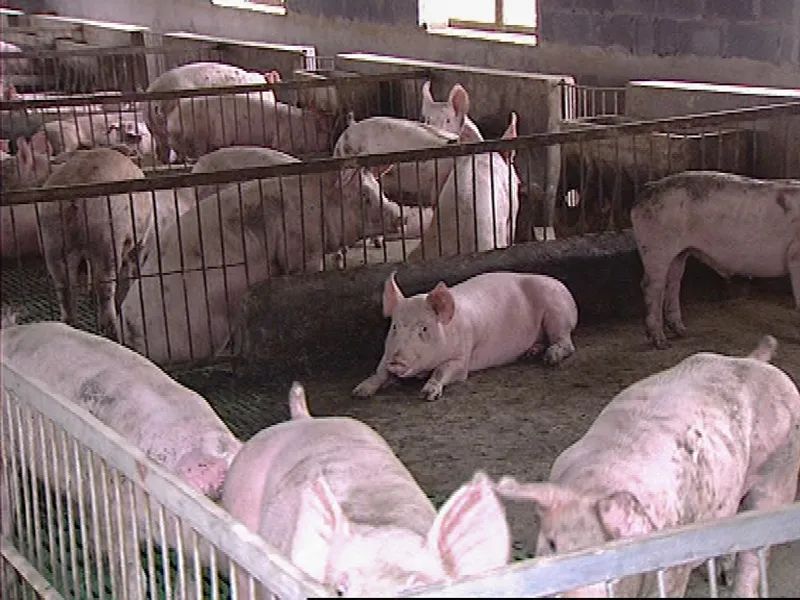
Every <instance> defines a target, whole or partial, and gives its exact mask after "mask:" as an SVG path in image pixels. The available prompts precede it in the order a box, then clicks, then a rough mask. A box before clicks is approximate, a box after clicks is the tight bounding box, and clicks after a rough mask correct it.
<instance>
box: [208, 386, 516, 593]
mask: <svg viewBox="0 0 800 600" xmlns="http://www.w3.org/2000/svg"><path fill="white" fill-rule="evenodd" d="M290 404H291V412H292V420H291V421H288V422H285V423H279V424H277V425H273V426H272V427H268V428H267V429H264V430H262V431H261V432H259V433H257V434H256V435H255V436H253V437H252V438H251V439H250V440H248V441H247V443H245V445H244V446H243V447H242V450H241V451H240V452H239V454H238V455H237V457H236V459H235V460H234V462H233V464H232V465H231V469H230V471H229V472H228V477H227V478H226V480H225V487H224V490H223V494H222V504H223V506H224V507H225V508H226V509H227V510H228V511H229V512H230V513H231V515H233V516H234V517H236V518H238V519H239V520H241V521H242V522H243V523H244V524H245V525H247V527H249V528H250V529H251V530H253V531H256V532H258V533H259V534H261V535H262V536H263V537H264V539H265V540H266V541H267V542H269V543H270V544H272V545H274V546H275V547H276V548H278V549H279V550H280V551H282V552H284V553H285V554H286V555H287V556H289V557H290V559H291V560H292V562H293V563H294V564H295V565H296V566H297V567H299V568H300V569H302V570H303V571H304V572H306V573H307V574H308V575H309V576H311V577H313V578H315V579H317V580H318V581H320V582H322V583H324V584H326V585H328V586H330V587H332V588H334V589H336V591H337V592H338V593H339V594H340V595H343V596H373V597H375V596H397V595H398V594H400V593H402V592H403V591H405V590H408V589H409V588H414V587H418V586H423V585H427V584H433V583H439V582H446V581H448V580H451V579H455V578H459V577H463V576H467V575H473V574H477V573H481V572H483V571H486V570H488V569H492V568H495V567H500V566H503V565H505V564H506V563H507V562H508V558H509V549H510V539H509V531H508V525H507V523H506V519H505V514H504V512H503V509H502V507H501V505H500V503H499V501H498V500H497V498H496V496H495V495H494V493H493V491H492V484H491V482H490V481H489V479H488V477H486V475H484V474H483V473H480V472H479V473H477V474H476V475H475V477H474V478H473V479H472V481H471V482H469V483H467V484H465V485H463V486H461V487H460V488H459V489H458V490H456V492H455V493H454V494H453V495H452V496H451V497H450V499H449V500H448V501H447V502H446V503H445V504H444V506H442V508H441V509H440V510H439V512H438V514H437V512H436V510H435V509H434V507H433V505H432V504H431V502H430V500H428V498H427V497H426V496H425V493H424V492H423V491H422V490H421V489H420V487H419V485H418V484H417V482H416V481H414V478H413V477H412V476H411V474H410V473H409V472H408V470H407V469H406V467H405V466H404V465H403V463H401V462H400V461H399V460H398V459H397V457H396V456H395V455H394V453H393V452H392V449H391V448H390V447H389V446H388V444H387V443H386V442H385V441H384V440H383V438H382V437H381V436H380V435H378V434H377V433H376V432H375V431H374V430H372V429H371V428H369V427H368V426H367V425H365V424H363V423H361V422H360V421H356V420H355V419H351V418H349V417H325V418H312V417H311V416H310V414H309V413H308V409H307V407H306V401H305V393H304V391H303V388H302V387H301V386H300V385H299V384H297V383H295V384H294V385H293V386H292V391H291V393H290ZM242 589H244V588H242Z"/></svg>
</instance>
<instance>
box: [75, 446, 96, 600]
mask: <svg viewBox="0 0 800 600" xmlns="http://www.w3.org/2000/svg"><path fill="white" fill-rule="evenodd" d="M70 441H71V442H72V444H71V445H72V460H73V465H74V466H75V481H76V483H77V486H78V489H77V496H78V525H79V529H80V535H81V555H82V559H83V584H84V589H85V590H86V595H87V596H88V597H91V596H92V569H91V566H90V563H89V545H90V542H89V539H88V534H87V531H86V522H87V518H86V502H85V496H86V494H85V493H84V489H83V470H82V469H81V452H80V449H81V448H80V446H79V445H78V441H77V440H76V439H75V438H74V437H72V436H70Z"/></svg>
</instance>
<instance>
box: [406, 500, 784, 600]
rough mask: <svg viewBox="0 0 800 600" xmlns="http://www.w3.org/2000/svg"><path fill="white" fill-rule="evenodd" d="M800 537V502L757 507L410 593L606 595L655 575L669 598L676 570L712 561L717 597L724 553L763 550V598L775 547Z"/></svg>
mask: <svg viewBox="0 0 800 600" xmlns="http://www.w3.org/2000/svg"><path fill="white" fill-rule="evenodd" d="M797 540H800V502H795V503H794V504H790V505H787V506H784V507H781V508H778V509H773V510H763V511H753V512H746V513H742V514H739V515H737V516H735V517H731V518H727V519H719V520H716V521H711V522H705V523H696V524H693V525H688V526H685V527H680V528H675V529H669V530H664V531H661V532H658V533H654V534H651V535H648V536H643V537H638V538H632V539H625V540H619V541H615V542H610V543H607V544H604V545H602V546H596V547H593V548H587V549H585V550H580V551H576V552H570V553H564V554H560V555H554V556H549V557H542V558H534V559H530V560H526V561H522V562H519V563H516V564H514V565H512V566H509V567H505V568H503V569H498V570H495V571H494V572H491V573H488V574H486V575H482V576H477V577H473V578H470V579H469V580H464V581H460V582H456V583H454V584H451V585H442V586H433V587H430V588H427V589H425V590H420V591H419V592H417V593H414V594H410V596H412V597H417V598H436V597H439V598H469V597H478V598H498V597H504V598H505V597H511V598H515V597H516V598H519V597H541V596H551V595H556V594H562V593H565V592H568V591H570V590H573V589H576V588H580V587H584V586H591V585H595V584H603V585H604V588H605V592H606V596H607V597H609V598H611V597H614V596H615V595H617V594H616V589H617V586H618V585H619V581H620V580H621V579H623V578H625V577H629V576H634V575H638V574H648V577H650V578H652V579H655V582H651V583H654V585H652V588H653V592H655V595H657V596H658V597H660V598H667V597H669V596H668V592H669V585H668V579H669V573H670V571H669V570H670V568H674V567H679V566H685V567H690V568H691V567H694V566H697V565H700V564H702V563H704V562H705V564H706V568H707V570H708V571H707V572H708V589H709V596H710V597H711V598H718V597H719V588H718V582H717V575H718V573H719V560H718V559H720V558H722V557H724V556H726V555H729V554H730V553H734V552H745V551H748V550H755V551H756V553H757V557H758V572H759V595H760V597H762V598H767V597H769V577H768V573H767V548H768V547H769V546H774V545H777V544H783V543H786V542H793V541H797Z"/></svg>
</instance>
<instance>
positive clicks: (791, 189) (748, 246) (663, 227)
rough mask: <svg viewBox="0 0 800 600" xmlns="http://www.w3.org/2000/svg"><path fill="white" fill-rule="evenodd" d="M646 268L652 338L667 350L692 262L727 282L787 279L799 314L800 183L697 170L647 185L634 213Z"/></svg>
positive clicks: (678, 327) (679, 325) (679, 327)
mask: <svg viewBox="0 0 800 600" xmlns="http://www.w3.org/2000/svg"><path fill="white" fill-rule="evenodd" d="M631 221H632V223H633V235H634V237H635V238H636V245H637V246H638V248H639V255H640V256H641V258H642V264H643V265H644V278H643V279H642V290H643V291H644V302H645V306H646V308H647V319H646V326H647V334H648V336H649V337H650V339H651V340H652V342H653V343H654V344H655V345H656V346H657V347H659V348H661V347H664V346H665V345H666V343H667V339H666V336H665V335H664V329H663V321H664V318H666V324H667V326H668V327H669V328H670V329H671V330H672V331H673V332H675V333H676V334H678V335H683V334H685V332H686V327H685V326H684V324H683V320H682V318H681V308H680V286H681V278H682V277H683V271H684V268H685V266H686V259H687V258H688V257H689V256H690V255H691V256H694V257H695V258H697V259H699V260H700V261H701V262H703V263H705V264H707V265H708V266H709V267H711V268H712V269H714V270H715V271H717V272H718V273H719V274H720V275H722V276H724V277H730V276H731V275H745V276H749V277H781V276H783V275H789V277H790V279H791V282H792V290H793V292H794V300H795V304H796V305H797V308H800V229H799V228H798V225H797V224H798V222H800V181H791V180H778V181H768V180H759V179H749V178H747V177H742V176H740V175H733V174H730V173H718V172H714V171H695V172H685V173H679V174H677V175H670V176H668V177H665V178H663V179H660V180H659V181H656V182H653V183H649V184H647V185H646V187H645V191H644V193H643V194H642V197H641V198H640V199H639V201H638V202H637V203H636V205H635V206H634V207H633V208H632V209H631Z"/></svg>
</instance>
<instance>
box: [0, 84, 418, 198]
mask: <svg viewBox="0 0 800 600" xmlns="http://www.w3.org/2000/svg"><path fill="white" fill-rule="evenodd" d="M427 76H428V72H427V71H424V70H416V71H407V72H403V73H388V74H377V75H360V76H352V75H346V74H345V75H339V76H333V75H317V74H314V77H313V78H309V79H303V80H293V81H285V82H280V83H267V84H253V85H237V86H230V87H217V88H203V89H196V90H175V91H167V92H105V93H102V94H90V95H80V96H70V97H57V98H33V99H19V100H12V101H7V102H0V129H1V130H2V132H3V136H2V137H5V138H9V139H10V142H12V144H13V143H14V142H15V141H16V138H17V137H18V136H22V137H26V138H30V137H32V135H33V134H34V133H35V132H37V131H43V132H44V133H45V136H46V139H47V142H48V144H49V148H47V149H45V148H43V147H41V146H40V147H39V148H38V151H39V152H47V153H48V154H49V155H50V158H51V162H52V161H56V162H57V161H58V160H59V159H63V156H62V155H63V154H64V153H67V152H71V151H74V150H76V149H78V148H91V147H96V146H116V147H119V148H122V149H124V150H125V151H126V152H128V153H129V154H131V155H132V156H134V157H136V158H137V159H138V160H139V162H140V164H142V165H143V166H145V167H151V168H155V167H157V166H159V165H160V164H161V163H164V162H167V159H166V157H165V156H163V155H162V156H159V157H158V158H159V160H156V157H155V155H156V149H157V146H158V143H159V142H160V141H161V142H163V144H167V143H169V144H170V145H171V146H172V147H173V148H174V149H176V150H178V154H179V156H178V157H177V158H179V159H182V160H178V161H176V164H167V167H169V168H175V167H181V168H185V166H186V160H194V159H196V158H198V157H199V156H200V155H202V154H205V153H207V152H210V151H212V150H215V149H217V148H219V147H223V146H232V145H256V146H270V147H274V148H277V149H280V150H282V151H284V152H288V153H291V154H293V155H296V156H299V157H308V156H327V155H330V152H331V150H332V144H333V142H335V140H336V137H337V136H338V134H339V133H340V132H341V131H342V130H343V129H344V127H345V126H346V114H347V113H349V112H352V113H353V114H354V116H355V117H356V118H358V119H363V118H365V117H367V116H372V115H375V114H389V115H394V116H406V115H408V114H410V113H413V112H415V111H416V107H417V105H418V104H419V102H420V98H421V95H420V94H421V84H422V81H423V80H424V79H425V78H427ZM150 128H152V129H153V131H152V132H151V131H150V130H149V129H150ZM167 140H168V141H167ZM48 172H49V171H48V170H47V169H45V170H43V172H40V173H39V177H37V178H36V182H37V183H39V184H40V183H41V182H42V181H43V180H44V178H45V177H46V175H47V173H48ZM4 185H5V186H6V188H7V187H8V185H9V184H8V183H6V184H4Z"/></svg>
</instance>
